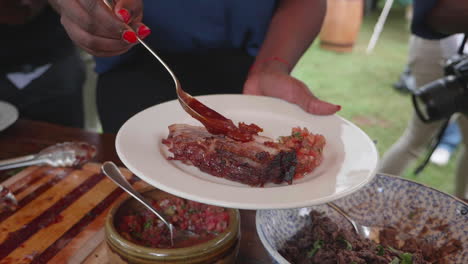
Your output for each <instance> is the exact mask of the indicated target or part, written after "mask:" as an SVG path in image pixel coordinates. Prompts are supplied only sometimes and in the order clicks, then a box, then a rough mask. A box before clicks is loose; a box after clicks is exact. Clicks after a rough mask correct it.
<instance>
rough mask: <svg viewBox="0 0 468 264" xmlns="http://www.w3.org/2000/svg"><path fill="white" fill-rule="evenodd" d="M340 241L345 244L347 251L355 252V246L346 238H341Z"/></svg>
mask: <svg viewBox="0 0 468 264" xmlns="http://www.w3.org/2000/svg"><path fill="white" fill-rule="evenodd" d="M339 240H340V241H342V242H343V243H345V245H346V249H347V250H353V245H352V244H351V243H350V242H349V241H348V240H346V239H344V238H340V239H339Z"/></svg>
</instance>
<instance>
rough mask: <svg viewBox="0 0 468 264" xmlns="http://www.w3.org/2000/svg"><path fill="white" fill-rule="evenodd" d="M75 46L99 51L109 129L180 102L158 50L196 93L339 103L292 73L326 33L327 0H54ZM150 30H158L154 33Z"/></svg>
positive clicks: (327, 106) (322, 107) (319, 105)
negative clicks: (318, 94)
mask: <svg viewBox="0 0 468 264" xmlns="http://www.w3.org/2000/svg"><path fill="white" fill-rule="evenodd" d="M49 2H50V3H52V4H53V5H54V6H55V8H56V10H58V12H59V13H60V14H61V18H62V23H63V25H64V27H65V29H66V30H67V32H68V34H69V36H70V37H71V38H72V39H73V40H74V41H75V43H76V44H77V45H79V46H80V47H82V48H83V49H84V50H86V51H88V52H89V53H90V54H93V55H95V56H96V71H97V73H98V84H97V104H98V111H99V117H100V120H101V124H102V127H103V130H104V131H105V132H112V133H115V132H117V131H118V129H119V128H120V127H121V126H122V125H123V123H124V122H125V121H126V120H128V119H129V118H130V117H131V116H133V115H134V114H136V113H138V112H139V111H142V110H144V109H145V108H148V107H150V106H153V105H155V104H158V103H162V102H165V101H169V100H173V99H176V92H175V87H174V83H173V81H172V79H171V77H170V75H169V74H168V73H167V71H166V70H165V69H164V68H163V67H162V66H161V64H160V63H159V62H158V60H157V59H156V58H154V57H153V56H152V55H151V54H150V53H148V51H146V50H145V49H144V47H142V45H137V44H138V43H137V42H138V41H137V36H138V37H140V38H142V39H144V40H145V42H146V43H147V44H148V45H149V46H150V47H151V48H152V49H154V50H155V51H156V52H157V53H158V55H160V56H161V58H162V59H163V60H164V61H165V62H166V63H167V64H168V65H169V67H170V68H171V69H172V70H173V71H174V72H175V75H176V76H177V78H178V79H179V80H180V82H181V85H182V87H183V89H184V90H186V91H187V92H188V93H189V94H191V95H195V96H196V95H203V94H223V93H244V94H254V95H265V96H272V97H277V98H282V99H284V100H287V101H289V102H292V103H295V104H298V105H299V106H301V107H302V108H303V109H304V110H306V111H309V112H311V113H315V114H333V113H335V112H337V111H338V110H339V109H340V106H338V105H334V104H331V103H327V102H324V101H321V100H319V99H318V98H317V97H315V96H314V94H313V93H312V92H311V91H310V90H309V88H308V87H307V85H306V84H304V83H303V82H301V81H300V80H298V79H296V78H294V77H292V76H291V75H290V73H291V71H292V69H293V67H294V66H295V64H296V63H297V61H298V60H299V59H300V57H301V56H302V54H303V53H304V52H305V51H306V49H307V48H308V47H309V46H310V44H311V43H312V42H313V40H314V39H315V37H316V36H317V34H318V33H319V31H320V29H321V25H322V21H323V18H324V15H325V9H326V1H325V0H258V1H248V0H237V1H228V0H224V1H221V0H206V1H181V0H171V1H158V0H117V1H114V2H115V7H113V10H110V9H109V8H108V7H107V6H106V5H105V4H104V3H103V1H96V0H68V1H59V0H49ZM150 33H151V34H150Z"/></svg>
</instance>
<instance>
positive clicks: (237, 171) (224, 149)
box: [163, 124, 297, 186]
mask: <svg viewBox="0 0 468 264" xmlns="http://www.w3.org/2000/svg"><path fill="white" fill-rule="evenodd" d="M163 143H164V144H165V145H166V146H168V147H169V151H170V152H172V153H173V155H174V156H173V157H171V158H170V159H172V160H180V161H182V162H184V163H185V164H189V165H194V166H196V167H197V168H199V169H200V170H202V171H204V172H207V173H209V174H211V175H214V176H217V177H222V178H226V179H229V180H233V181H237V182H241V183H244V184H248V185H251V186H263V185H264V184H265V183H267V182H273V183H282V182H287V183H289V184H290V183H291V182H292V179H293V177H294V174H295V170H296V165H297V159H296V151H295V150H294V149H292V148H289V147H286V146H284V145H282V144H278V143H274V142H273V140H272V139H271V138H267V137H263V136H254V140H253V141H249V142H239V141H235V140H233V139H231V138H228V137H226V136H222V135H212V134H210V133H209V132H208V131H207V130H206V129H205V128H204V127H201V126H191V125H186V124H173V125H170V126H169V135H168V137H167V138H166V139H164V140H163Z"/></svg>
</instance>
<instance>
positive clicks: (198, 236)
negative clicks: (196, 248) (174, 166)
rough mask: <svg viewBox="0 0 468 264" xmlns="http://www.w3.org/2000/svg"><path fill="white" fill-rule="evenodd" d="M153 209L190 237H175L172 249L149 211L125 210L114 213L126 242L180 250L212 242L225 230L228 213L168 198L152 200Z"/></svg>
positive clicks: (161, 226)
mask: <svg viewBox="0 0 468 264" xmlns="http://www.w3.org/2000/svg"><path fill="white" fill-rule="evenodd" d="M152 205H153V206H154V207H155V208H156V209H158V210H159V211H161V212H163V213H164V214H165V215H166V216H167V217H168V220H169V221H170V222H171V223H172V224H173V225H174V227H175V230H176V232H177V231H178V230H179V231H180V230H185V231H190V232H189V233H190V235H189V236H177V235H176V238H177V237H179V239H175V240H174V246H171V240H170V234H169V230H168V229H167V227H166V226H165V225H164V223H163V222H162V221H161V220H159V218H158V217H157V216H156V215H154V214H153V213H152V212H150V211H149V210H147V209H145V210H127V211H124V212H119V213H117V217H116V222H115V223H116V224H115V226H116V228H117V231H118V232H119V234H120V235H122V236H123V237H125V238H126V239H128V240H130V241H132V242H134V243H136V244H139V245H142V246H146V247H153V248H183V247H189V246H193V245H196V244H200V243H203V242H206V241H209V240H211V239H213V238H215V237H216V236H217V235H218V234H219V233H222V232H224V231H225V230H226V228H227V227H228V224H229V213H228V212H227V210H226V209H225V208H222V207H217V206H212V205H207V204H201V203H197V202H194V201H189V200H185V199H182V198H177V197H171V198H165V199H161V200H158V201H156V200H153V201H152Z"/></svg>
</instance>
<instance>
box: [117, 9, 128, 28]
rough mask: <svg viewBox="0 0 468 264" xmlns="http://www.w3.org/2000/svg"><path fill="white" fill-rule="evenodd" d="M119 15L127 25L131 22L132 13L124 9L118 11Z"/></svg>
mask: <svg viewBox="0 0 468 264" xmlns="http://www.w3.org/2000/svg"><path fill="white" fill-rule="evenodd" d="M117 13H118V14H119V16H120V18H121V19H122V21H123V22H125V24H127V23H128V21H130V12H128V10H127V9H125V8H122V9H120V10H119V11H117Z"/></svg>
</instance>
